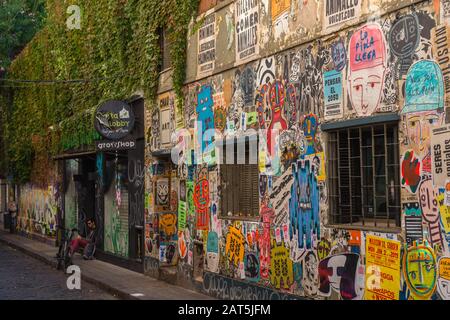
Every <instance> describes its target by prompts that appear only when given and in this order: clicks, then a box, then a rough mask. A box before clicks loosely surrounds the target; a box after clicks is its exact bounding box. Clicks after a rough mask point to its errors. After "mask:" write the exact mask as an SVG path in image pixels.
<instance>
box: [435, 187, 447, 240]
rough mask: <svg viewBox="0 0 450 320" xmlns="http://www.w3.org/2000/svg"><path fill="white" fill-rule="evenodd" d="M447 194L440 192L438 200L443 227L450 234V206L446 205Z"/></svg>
mask: <svg viewBox="0 0 450 320" xmlns="http://www.w3.org/2000/svg"><path fill="white" fill-rule="evenodd" d="M444 198H445V194H444V193H440V194H439V195H438V196H437V197H436V200H437V202H438V204H439V213H440V215H441V222H442V227H443V229H444V230H445V233H447V234H450V210H449V207H448V206H446V205H445V203H444V202H445V201H444Z"/></svg>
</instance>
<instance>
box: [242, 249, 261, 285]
mask: <svg viewBox="0 0 450 320" xmlns="http://www.w3.org/2000/svg"><path fill="white" fill-rule="evenodd" d="M244 266H245V279H246V280H247V281H251V282H258V281H259V279H260V277H259V256H258V254H257V253H256V252H247V253H246V254H245V259H244Z"/></svg>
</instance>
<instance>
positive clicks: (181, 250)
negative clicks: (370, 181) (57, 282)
mask: <svg viewBox="0 0 450 320" xmlns="http://www.w3.org/2000/svg"><path fill="white" fill-rule="evenodd" d="M256 3H258V4H256ZM224 6H227V4H224ZM319 7H320V6H319V2H318V1H301V0H300V1H296V0H295V1H272V0H264V1H260V2H252V1H237V2H236V1H235V2H234V3H233V4H231V5H230V7H229V8H227V9H225V10H226V12H227V14H226V15H224V16H223V19H225V20H226V21H225V20H224V21H223V22H221V20H220V19H221V17H220V13H216V18H217V20H216V23H217V25H223V26H226V28H223V30H222V29H218V30H217V29H216V32H217V34H216V37H217V39H224V48H226V47H229V46H230V43H231V44H232V43H233V42H235V46H236V48H237V50H235V52H231V51H230V52H231V55H232V56H234V55H236V58H238V59H236V61H234V62H233V63H232V64H230V66H229V68H228V66H226V65H221V61H220V59H219V53H220V50H221V49H220V48H219V47H220V43H219V41H218V42H217V48H216V49H217V52H216V53H217V55H216V61H215V66H216V67H217V66H218V65H221V67H223V68H224V69H226V70H224V69H220V70H218V71H217V72H216V73H217V74H216V75H214V76H208V77H206V76H205V77H202V79H201V80H198V81H199V82H193V83H189V84H187V85H186V86H185V88H184V104H185V105H184V119H183V120H184V121H183V123H184V125H185V127H186V128H187V129H190V130H188V132H189V135H191V136H192V137H194V139H192V140H195V143H187V142H186V143H184V142H183V156H184V159H185V162H186V163H185V165H183V168H182V169H179V168H174V169H173V172H174V176H170V177H171V178H168V177H167V175H166V172H161V171H160V172H158V170H156V169H155V170H153V169H151V167H152V165H151V164H152V163H154V162H156V160H155V158H153V157H152V155H149V158H150V161H149V165H147V166H146V175H147V176H149V179H146V181H147V180H149V181H150V184H151V187H148V186H146V194H147V195H148V198H149V199H148V202H149V204H148V211H149V212H148V214H146V224H147V225H148V226H149V232H148V236H147V233H146V245H147V246H148V247H149V248H151V250H149V251H151V252H152V254H151V256H152V257H154V258H156V261H158V263H159V264H166V263H168V264H171V265H175V264H177V265H178V269H177V270H178V271H179V272H180V271H183V272H182V273H180V274H179V275H177V277H178V278H182V279H184V281H187V282H189V281H190V280H191V278H195V279H197V281H203V284H202V290H203V291H204V292H205V293H208V294H211V295H213V296H215V297H221V298H223V297H225V298H230V299H242V298H251V299H253V298H255V297H266V298H281V299H288V298H291V297H292V298H299V297H302V298H303V297H308V298H312V299H342V300H359V299H377V300H384V299H445V300H448V299H450V293H449V292H450V289H449V284H450V276H449V272H448V270H449V259H450V246H449V240H450V236H449V235H448V234H449V233H450V227H448V225H450V223H447V221H450V220H449V219H448V216H450V209H449V207H450V200H446V199H447V197H448V199H450V196H448V195H447V193H448V190H450V188H449V187H447V189H446V185H443V183H442V180H436V179H435V177H434V174H433V171H432V168H433V165H432V162H433V161H434V160H433V158H432V155H433V152H434V150H433V149H432V146H433V145H432V144H431V139H432V132H433V129H439V128H441V126H443V125H444V124H445V122H446V114H448V110H446V104H445V101H447V100H446V92H445V89H446V87H445V85H446V82H445V81H446V80H445V76H446V75H445V73H444V72H445V70H443V68H445V61H444V57H443V55H444V54H443V53H440V54H439V57H438V56H437V55H438V51H436V50H435V49H437V48H438V47H439V48H440V50H450V48H448V46H447V45H445V46H444V44H443V42H440V43H439V44H438V43H437V41H438V37H443V34H441V32H442V31H440V30H441V29H439V30H436V31H432V30H434V28H435V27H436V25H437V23H436V21H435V14H434V12H433V7H432V6H431V5H429V4H425V3H423V4H420V5H419V6H418V7H417V8H415V9H414V10H412V9H411V8H410V7H406V8H404V9H402V11H401V12H394V13H390V14H385V15H383V16H382V17H380V18H379V19H375V21H373V22H369V23H365V24H358V26H351V25H348V24H347V27H346V28H345V29H336V32H334V33H333V34H328V35H327V37H325V38H320V39H319V38H315V35H317V34H316V33H315V31H314V30H316V29H315V28H319V29H320V28H321V26H322V24H321V23H320V22H321V19H322V16H323V12H321V11H320V10H319V9H318V8H319ZM230 8H231V10H229V9H230ZM358 10H361V11H364V10H366V9H365V6H364V5H363V6H362V7H361V9H358ZM331 11H333V10H331ZM331 11H330V14H331V15H335V14H337V12H334V13H333V12H331ZM304 15H307V16H309V17H311V19H316V20H317V21H316V22H315V23H314V24H315V25H314V27H312V28H309V29H308V28H307V23H309V22H305V21H304V20H302V19H300V17H302V16H304ZM331 15H330V17H331ZM357 16H359V12H358V14H357ZM236 19H238V20H236ZM246 19H247V20H248V22H249V23H248V25H245V22H246ZM251 19H253V20H252V21H250V20H251ZM256 19H257V20H256ZM308 21H309V20H308ZM250 22H251V23H250ZM318 22H319V23H318ZM322 22H323V20H322ZM441 23H442V22H441ZM316 25H317V26H316ZM340 25H341V23H337V22H336V24H335V25H333V28H334V27H336V28H338V27H339V26H340ZM230 28H232V29H233V30H231V29H230ZM307 29H308V30H309V31H307ZM222 32H225V33H226V34H223V35H222V34H221V33H222ZM233 32H234V34H233ZM307 32H310V34H309V36H311V37H312V38H308V39H309V40H311V41H309V40H308V43H307V44H302V45H296V42H295V41H294V42H292V43H289V44H287V43H285V40H286V39H296V37H300V35H306V34H307ZM294 33H295V34H294ZM252 34H255V35H258V36H260V35H261V37H260V38H256V39H254V38H252V39H248V37H250V36H251V35H252ZM433 34H434V35H435V36H433ZM436 36H437V37H436ZM433 37H434V38H435V39H434V38H433ZM433 39H434V40H433ZM225 40H226V41H225ZM255 41H256V42H255ZM439 41H440V40H439ZM302 42H303V41H302ZM434 42H436V43H434ZM273 43H276V44H277V48H283V47H284V46H286V45H288V46H289V49H287V50H283V51H278V52H276V50H274V49H273V48H272V47H270V46H271V45H272V44H273ZM231 46H232V45H231ZM433 46H434V47H436V48H434V47H433ZM194 47H195V46H194ZM268 47H270V49H271V50H269V51H266V49H267V48H268ZM194 49H195V50H196V49H197V48H194ZM189 50H190V49H188V51H189ZM227 50H228V49H227ZM280 50H281V49H280ZM259 57H262V58H261V59H259ZM227 68H228V69H227ZM193 69H195V68H193ZM196 79H199V77H197V78H196ZM188 81H189V80H188ZM392 113H394V114H396V115H397V116H398V117H399V121H398V126H399V131H398V132H395V133H394V134H393V135H389V137H388V138H387V139H386V141H388V142H387V143H390V144H391V143H392V144H395V145H396V146H397V144H398V150H397V151H396V152H395V153H392V154H388V155H387V157H389V159H390V161H392V166H393V167H394V166H395V168H394V169H395V170H394V169H393V172H394V174H396V175H398V177H399V183H398V184H399V186H392V185H389V188H388V189H387V192H390V191H391V190H393V189H394V188H397V187H398V190H399V193H400V197H401V201H398V204H397V203H396V204H395V206H398V207H399V208H400V210H401V215H400V216H398V217H395V219H394V220H395V225H396V227H395V228H391V227H392V226H393V225H391V227H388V228H386V230H385V232H379V231H376V230H379V228H377V229H376V230H371V227H370V226H366V227H365V228H364V230H360V228H359V227H358V226H346V225H344V226H339V227H338V228H335V227H334V226H333V225H330V221H329V219H330V218H329V216H330V211H331V210H334V209H332V203H331V200H332V197H331V196H330V195H332V194H333V192H336V190H334V189H332V188H334V187H333V185H332V184H329V181H330V180H329V179H331V178H332V176H331V174H330V173H329V172H328V167H329V166H328V163H329V161H330V158H332V157H333V156H334V155H332V154H330V152H329V150H327V148H326V146H327V142H328V139H329V138H330V135H329V133H328V132H326V131H323V130H322V128H324V127H325V126H326V125H327V124H330V123H334V122H335V121H345V120H355V119H358V122H361V123H366V122H367V121H369V122H370V121H371V120H372V118H374V117H375V116H378V115H390V116H391V114H392ZM159 116H160V114H159V113H151V116H149V118H148V119H147V121H148V122H149V123H148V128H150V126H151V125H152V123H154V125H155V127H159V126H160V124H159V122H158V121H160V119H159V118H158V117H159ZM447 117H448V115H447ZM195 122H197V123H195ZM447 122H448V121H447ZM200 126H201V128H200ZM152 128H153V127H152ZM152 128H150V129H149V130H150V131H149V132H150V133H151V134H149V136H148V137H147V141H146V142H147V144H149V145H150V144H151V145H154V146H157V142H158V139H157V138H158V136H160V135H161V133H160V132H158V130H153V129H152ZM208 129H216V130H217V131H216V136H210V137H205V136H204V134H205V133H206V131H207V130H208ZM251 130H255V131H256V132H257V134H258V155H257V160H258V161H257V164H256V165H257V172H255V174H257V177H256V178H257V179H255V181H256V183H255V187H256V188H255V190H256V192H255V193H254V195H255V197H256V201H255V202H256V203H257V210H256V213H255V215H254V216H251V217H246V216H243V215H242V213H241V212H233V209H231V210H230V209H229V210H228V212H226V213H225V214H224V213H223V212H222V211H221V210H222V208H221V199H222V197H221V195H222V192H223V190H224V188H223V185H222V183H223V182H222V181H221V180H222V171H221V169H222V166H223V165H225V164H224V163H220V162H217V161H209V160H211V159H212V158H213V156H212V153H210V152H209V151H212V150H213V148H215V147H216V145H218V143H217V142H218V141H220V140H221V139H223V138H226V139H232V138H240V137H243V136H244V135H247V134H255V131H251ZM218 133H220V135H219V134H218ZM195 153H198V154H199V155H200V160H203V161H199V162H200V163H199V162H197V163H196V162H194V161H192V159H193V157H191V156H190V155H193V154H195ZM205 159H206V161H205ZM234 165H236V164H234ZM390 165H391V164H390ZM390 169H391V168H387V170H388V171H389V170H390ZM234 171H235V172H238V170H237V167H236V170H234ZM234 171H233V172H234ZM389 172H391V171H389ZM389 172H388V173H389ZM389 174H390V173H389ZM181 181H182V182H181ZM172 184H175V185H176V186H177V187H176V195H175V194H172V187H171V185H172ZM252 196H253V195H252ZM395 196H397V195H395ZM146 198H147V196H146ZM396 200H400V199H396ZM246 201H248V202H250V200H248V199H247V200H246ZM175 204H176V205H175ZM246 204H247V203H246ZM157 209H164V210H165V211H164V212H159V211H157ZM155 211H157V212H159V214H154V212H155ZM238 211H239V210H238ZM334 213H335V212H334ZM391 218H393V217H391ZM394 220H392V221H394ZM397 220H398V222H397ZM400 228H401V230H400V231H399V229H400ZM391 229H392V230H391ZM391 231H392V233H391ZM119 244H120V241H119ZM149 255H150V254H149ZM380 277H381V279H382V280H383V282H380V281H379V280H380V279H379V278H380ZM383 277H384V278H383ZM367 283H370V287H366V286H367Z"/></svg>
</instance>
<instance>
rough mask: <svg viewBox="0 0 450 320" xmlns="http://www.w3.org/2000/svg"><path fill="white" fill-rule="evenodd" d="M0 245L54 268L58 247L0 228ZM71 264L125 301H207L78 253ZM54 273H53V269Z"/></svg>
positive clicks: (139, 274)
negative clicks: (85, 257)
mask: <svg viewBox="0 0 450 320" xmlns="http://www.w3.org/2000/svg"><path fill="white" fill-rule="evenodd" d="M0 242H2V243H5V244H7V245H9V246H10V247H13V248H15V249H17V250H19V251H22V252H23V253H25V254H27V255H29V256H32V257H33V258H36V259H38V260H40V261H42V262H44V263H46V264H49V265H51V266H53V267H54V268H56V258H55V255H56V252H57V251H58V248H55V247H52V246H50V245H47V244H45V243H41V242H39V241H35V240H30V239H27V238H25V237H23V236H19V235H15V234H10V233H8V232H6V231H2V228H1V229H0ZM73 262H74V264H76V265H77V266H79V267H80V269H81V279H82V280H84V281H86V282H89V283H91V284H94V285H96V286H97V287H99V288H101V289H103V290H105V291H108V292H109V293H111V294H115V295H117V296H118V297H119V298H121V299H127V300H211V299H213V298H212V297H210V296H207V295H203V294H200V293H197V292H194V291H190V290H187V289H184V288H182V287H178V286H174V285H172V284H169V283H167V282H164V281H160V280H156V279H153V278H150V277H148V276H145V275H143V274H141V273H138V272H134V271H130V270H127V269H124V268H121V267H118V266H115V265H112V264H109V263H106V262H103V261H99V260H89V261H85V260H83V259H82V257H81V256H80V255H78V254H76V255H75V257H74V261H73ZM55 271H56V270H55ZM58 272H62V271H58Z"/></svg>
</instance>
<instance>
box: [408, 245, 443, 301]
mask: <svg viewBox="0 0 450 320" xmlns="http://www.w3.org/2000/svg"><path fill="white" fill-rule="evenodd" d="M436 267H437V266H436V255H435V253H434V250H433V249H432V248H431V247H430V245H429V244H428V243H427V242H426V241H425V242H423V243H419V242H415V243H414V244H413V245H412V246H410V247H408V248H407V250H406V252H405V254H404V257H403V276H404V278H405V281H406V284H407V286H408V288H409V290H410V293H411V298H413V299H414V300H428V299H429V298H430V297H431V296H432V295H433V293H434V291H435V290H436V282H437V268H436Z"/></svg>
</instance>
